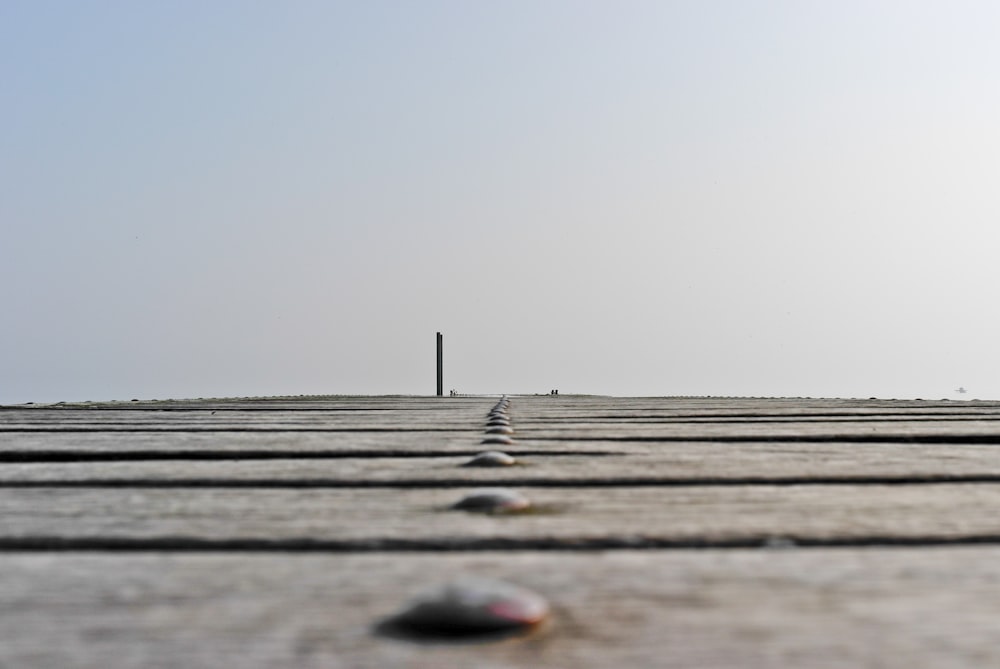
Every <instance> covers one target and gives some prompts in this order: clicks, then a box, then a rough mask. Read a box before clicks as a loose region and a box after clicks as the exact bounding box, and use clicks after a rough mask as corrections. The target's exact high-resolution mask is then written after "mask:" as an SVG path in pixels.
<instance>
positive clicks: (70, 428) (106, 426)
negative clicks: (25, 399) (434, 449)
mask: <svg viewBox="0 0 1000 669" xmlns="http://www.w3.org/2000/svg"><path fill="white" fill-rule="evenodd" d="M123 425H135V424H134V423H92V424H91V425H65V426H59V427H50V426H41V427H0V434H4V433H24V432H127V433H133V432H146V433H151V434H160V433H189V432H470V431H475V428H467V427H294V426H288V427H228V426H223V427H187V426H166V425H165V426H163V427H148V426H138V427H122V426H123ZM157 425H159V423H157Z"/></svg>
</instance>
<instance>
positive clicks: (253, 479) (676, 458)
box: [0, 436, 1000, 487]
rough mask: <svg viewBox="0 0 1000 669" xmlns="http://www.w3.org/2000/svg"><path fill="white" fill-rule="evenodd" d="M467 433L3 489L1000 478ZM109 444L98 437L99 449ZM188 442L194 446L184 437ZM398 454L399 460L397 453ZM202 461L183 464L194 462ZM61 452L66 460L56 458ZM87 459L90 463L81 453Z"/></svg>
mask: <svg viewBox="0 0 1000 669" xmlns="http://www.w3.org/2000/svg"><path fill="white" fill-rule="evenodd" d="M479 441H480V440H479V438H478V436H477V438H476V439H470V440H468V441H467V442H466V443H465V444H464V445H462V448H459V447H458V446H459V444H454V446H455V448H454V449H451V450H449V449H440V450H439V451H438V455H435V456H433V457H430V456H426V455H424V453H426V450H424V449H415V450H413V451H410V452H409V453H408V454H407V452H406V451H405V449H403V448H401V447H400V446H393V447H386V450H385V451H384V452H385V453H390V452H391V453H393V454H394V455H386V456H378V455H376V454H377V453H378V449H377V448H375V447H374V446H371V447H368V448H367V449H366V450H364V451H358V450H350V449H348V450H340V449H335V450H310V449H300V448H298V446H297V447H296V448H295V449H294V450H295V453H296V455H295V456H294V457H290V456H286V455H284V454H285V453H287V449H281V448H280V447H275V449H274V450H272V449H257V448H254V449H252V450H241V449H240V448H239V446H238V445H236V444H232V448H227V449H219V448H216V446H217V444H213V446H212V447H211V448H210V447H207V446H206V447H205V448H204V449H202V450H170V451H152V450H151V449H142V448H134V449H130V450H118V449H107V448H93V449H85V448H81V447H79V445H77V448H73V449H69V448H67V449H56V450H52V451H44V450H27V451H26V450H19V451H16V452H15V453H11V451H7V452H6V453H4V452H2V451H0V458H5V457H6V458H9V459H7V460H6V461H5V462H3V466H2V467H0V487H3V486H4V485H8V486H9V485H13V484H28V483H32V482H34V483H39V484H41V483H45V482H53V483H63V484H67V485H68V484H72V485H78V484H80V483H86V482H92V483H95V484H96V483H116V484H118V485H125V484H127V483H129V482H133V483H136V484H138V485H144V486H155V485H156V484H157V482H163V483H164V484H172V485H179V484H182V483H184V482H189V483H191V484H192V485H199V486H206V485H226V484H232V485H249V484H252V483H253V484H257V485H261V486H272V487H276V486H282V485H286V486H290V487H294V486H297V485H313V486H330V487H344V486H354V487H361V486H368V485H372V486H375V485H386V486H394V487H420V486H424V487H436V486H456V485H463V484H466V483H469V484H471V483H476V484H480V485H488V484H495V485H543V484H545V485H569V484H572V483H574V482H575V483H577V484H579V485H607V484H610V483H618V484H621V485H626V484H627V485H651V484H662V485H679V484H698V483H726V482H740V481H744V482H748V481H749V482H760V483H767V482H782V483H787V482H799V483H803V484H807V483H810V482H831V481H833V482H844V483H850V482H866V481H867V482H873V483H878V482H887V481H888V482H892V481H896V482H910V483H919V482H922V481H926V482H935V481H938V482H939V481H948V480H959V481H961V480H964V481H969V482H986V481H992V480H994V479H996V480H998V481H1000V446H993V445H988V444H986V445H984V444H911V443H903V444H900V443H892V444H857V443H822V444H815V443H804V444H794V443H780V444H773V443H755V442H750V443H740V444H726V443H717V442H707V443H698V444H682V445H680V446H678V445H674V444H654V445H641V446H638V447H636V449H635V452H629V451H628V450H625V449H622V447H621V446H620V445H617V447H616V445H615V444H608V443H602V444H596V445H591V444H588V445H587V448H585V449H582V450H578V449H571V448H568V447H562V448H553V449H528V448H525V447H524V446H522V445H521V444H520V443H518V444H516V445H515V446H513V447H506V448H504V450H505V451H506V452H508V453H512V454H515V455H517V456H518V458H519V464H518V465H515V466H511V467H502V468H468V467H464V466H463V465H464V464H465V463H467V462H468V461H469V460H470V456H471V455H473V454H475V453H477V452H480V451H482V450H484V449H487V448H495V447H493V446H483V445H481V444H479ZM105 445H106V444H105ZM188 448H191V449H193V448H194V446H193V445H191V444H189V445H188ZM400 455H406V457H400ZM208 456H211V459H192V458H194V457H198V458H206V457H208ZM62 458H65V460H63V459H62ZM88 458H90V459H89V460H88Z"/></svg>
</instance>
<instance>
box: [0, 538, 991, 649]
mask: <svg viewBox="0 0 1000 669" xmlns="http://www.w3.org/2000/svg"><path fill="white" fill-rule="evenodd" d="M998 565H1000V549H997V548H993V547H989V548H949V549H935V550H915V549H893V550H846V549H837V550H825V549H816V550H756V551H743V550H735V551H696V552H684V551H681V552H663V551H653V552H649V551H640V552H634V551H614V552H583V553H575V554H551V553H532V552H516V553H476V554H461V555H454V554H451V555H448V554H444V555H424V554H372V555H260V554H204V555H187V554H170V553H167V554H144V555H110V556H107V555H91V554H76V553H59V554H32V553H26V554H14V555H3V556H0V657H2V660H0V664H2V665H3V666H9V667H67V668H76V667H81V668H82V667H87V668H90V667H95V668H96V667H144V668H146V667H154V668H161V667H162V668H173V667H184V668H185V669H187V668H190V667H219V666H240V667H244V668H255V667H262V668H263V667H307V668H308V667H317V668H318V667H324V668H330V667H333V668H338V667H341V668H344V669H347V668H369V667H370V668H373V669H374V668H385V667H411V668H423V667H427V668H433V669H437V668H438V667H458V666H466V667H472V666H475V667H485V668H495V669H499V668H508V667H527V666H551V667H567V666H571V667H579V668H581V669H586V668H590V667H594V668H598V667H600V668H604V667H609V666H610V667H661V666H664V667H743V668H757V667H761V668H764V667H768V668H770V667H774V666H790V667H801V668H827V667H906V668H908V669H923V668H927V669H940V667H949V668H952V667H954V668H961V667H989V666H996V665H997V663H1000V631H998V629H997V625H996V620H997V618H998V617H1000V566H998ZM459 573H470V574H478V575H482V574H489V575H492V576H494V577H498V578H503V579H506V580H509V581H512V582H515V583H518V584H520V585H523V586H525V587H529V588H532V589H534V590H536V591H538V592H540V593H542V594H543V595H544V596H546V597H547V598H548V599H549V600H550V602H551V603H552V605H553V613H552V617H551V620H550V622H549V623H548V624H546V625H545V626H544V627H543V628H541V629H539V630H537V631H536V632H535V633H534V634H531V635H528V636H525V637H517V638H510V639H505V640H502V641H493V642H476V643H446V642H437V643H415V642H413V641H408V640H404V639H397V638H386V637H382V636H379V635H378V634H376V632H375V628H376V626H377V624H378V622H379V621H380V620H383V619H384V618H385V617H386V616H389V615H390V614H392V613H393V612H395V611H396V610H398V608H399V607H400V606H402V605H403V603H404V602H405V601H407V599H408V598H409V597H411V596H412V595H413V594H414V593H415V592H417V591H419V590H421V589H422V588H423V587H425V586H426V585H429V584H435V583H439V582H443V581H446V580H448V579H450V578H452V577H454V576H455V575H456V574H459Z"/></svg>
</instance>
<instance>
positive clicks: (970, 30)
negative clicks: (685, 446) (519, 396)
mask: <svg viewBox="0 0 1000 669" xmlns="http://www.w3.org/2000/svg"><path fill="white" fill-rule="evenodd" d="M998 34H1000V3H995V2H991V1H981V2H976V1H970V0H957V1H949V2H943V1H941V2H929V1H920V0H915V1H907V2H903V1H878V0H876V1H871V0H865V1H855V0H847V1H845V2H836V3H833V2H825V1H818V0H801V1H762V2H742V1H724V0H712V1H709V2H704V1H693V0H692V1H690V2H668V1H665V0H664V1H655V2H654V1H650V2H637V1H629V0H625V1H623V2H594V1H586V0H562V1H553V0H539V1H531V2H528V1H520V0H515V1H512V2H465V1H458V0H455V1H450V2H449V1H439V0H428V1H426V2H401V1H400V2H385V1H381V0H374V1H372V2H329V1H326V0H323V1H318V0H316V1H310V0H303V1H299V2H294V3H278V2H244V1H242V0H240V1H236V0H218V1H213V2H208V3H205V2H194V1H193V0H178V1H176V2H118V1H110V0H94V1H92V2H68V1H57V0H31V1H26V0H9V1H7V2H4V3H2V4H0V81H3V82H4V83H3V86H2V87H0V102H2V104H0V221H3V237H2V240H3V241H2V243H0V280H2V283H3V286H4V295H5V297H4V300H3V304H4V308H3V319H2V326H0V402H3V403H20V402H28V401H34V402H49V401H60V400H65V401H83V400H108V399H130V398H133V397H134V398H159V399H165V398H186V397H209V396H216V397H218V396H250V395H296V394H345V393H350V394H354V393H358V394H390V393H406V394H411V393H413V394H433V393H434V389H435V358H434V352H435V344H434V342H435V332H438V331H440V332H442V333H443V334H444V337H445V340H444V341H445V374H446V378H445V389H446V391H447V390H449V389H456V390H458V391H459V392H469V393H502V392H506V393H524V392H541V393H547V392H548V391H549V390H550V389H556V388H557V389H559V391H560V393H561V394H568V393H574V392H579V393H595V394H613V395H730V396H731V395H753V396H826V397H837V396H839V397H870V396H877V397H899V398H907V397H923V398H927V399H938V398H944V397H948V398H951V399H965V398H973V397H977V398H981V399H998V398H1000V360H998V356H997V353H996V351H997V343H996V342H997V341H998V339H1000V316H998V313H997V308H996V304H995V302H996V300H995V299H994V296H995V293H996V286H998V285H1000V265H998V263H997V251H998V249H1000V189H998V188H997V177H998V175H1000V123H998V121H997V119H1000V76H998V75H997V72H998V67H1000V40H998V39H997V38H996V36H997V35H998ZM959 387H964V388H967V389H968V394H958V393H957V389H958V388H959Z"/></svg>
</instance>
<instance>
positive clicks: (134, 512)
mask: <svg viewBox="0 0 1000 669" xmlns="http://www.w3.org/2000/svg"><path fill="white" fill-rule="evenodd" d="M473 489H474V487H473V486H469V487H468V488H455V489H440V490H436V489H398V490H397V489H343V490H340V489H333V490H329V489H308V488H307V489H301V490H298V489H239V488H237V489H225V488H207V489H201V488H192V489H177V490H175V489H155V488H154V489H136V488H114V489H88V488H83V489H77V488H28V489H3V490H0V508H3V509H4V513H3V515H2V516H0V538H5V537H8V538H9V537H15V538H16V537H31V536H43V537H46V536H54V537H72V538H79V537H115V538H140V539H146V538H164V537H167V538H169V537H194V538H202V539H208V540H229V539H276V540H290V539H300V538H309V539H314V540H321V541H353V542H359V543H361V544H364V543H374V544H376V545H377V544H378V543H379V542H382V541H383V540H386V539H389V540H406V541H410V542H417V543H419V542H430V543H431V544H432V545H437V544H442V545H456V546H462V545H469V544H474V543H475V541H477V540H486V539H489V540H495V539H504V540H508V541H516V542H524V543H525V544H526V545H529V546H530V545H532V542H540V541H546V542H552V541H560V542H564V543H566V544H570V545H572V544H573V543H574V542H578V541H588V540H593V539H600V538H605V539H607V538H614V539H615V540H616V541H618V542H627V541H628V540H631V539H635V540H636V541H642V540H657V541H662V542H669V541H674V542H709V543H711V542H727V541H728V542H732V541H744V540H760V541H763V540H767V539H768V538H770V537H792V538H796V539H800V540H805V539H833V538H836V539H840V540H848V539H858V540H868V538H870V537H888V538H892V537H895V538H956V537H971V536H996V537H1000V514H997V512H996V509H998V508H1000V485H997V484H940V485H784V486H772V485H751V486H721V487H683V488H660V487H617V486H611V487H604V488H571V487H570V488H530V487H527V488H518V489H517V490H519V491H520V492H522V493H524V494H525V495H527V496H528V497H529V499H531V500H532V501H533V502H534V503H535V504H536V505H537V506H538V507H539V510H538V511H537V512H535V513H529V514H520V515H511V516H489V515H483V514H478V513H468V512H461V511H450V510H447V507H448V506H450V505H451V504H453V503H454V502H456V501H458V499H459V498H460V497H461V496H462V495H463V494H466V493H467V492H469V491H471V490H473ZM397 543H398V541H397Z"/></svg>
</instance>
